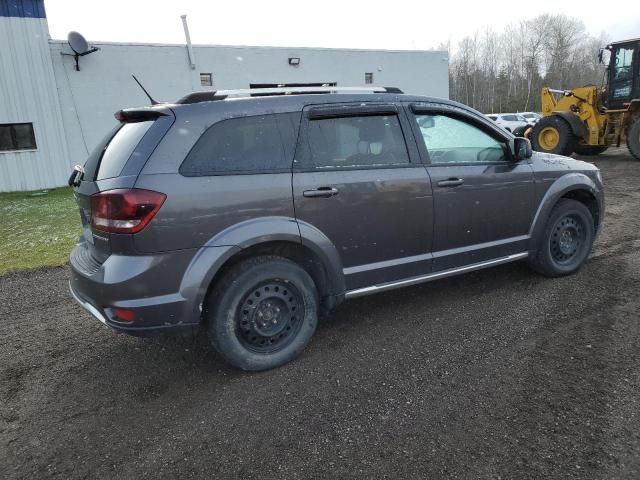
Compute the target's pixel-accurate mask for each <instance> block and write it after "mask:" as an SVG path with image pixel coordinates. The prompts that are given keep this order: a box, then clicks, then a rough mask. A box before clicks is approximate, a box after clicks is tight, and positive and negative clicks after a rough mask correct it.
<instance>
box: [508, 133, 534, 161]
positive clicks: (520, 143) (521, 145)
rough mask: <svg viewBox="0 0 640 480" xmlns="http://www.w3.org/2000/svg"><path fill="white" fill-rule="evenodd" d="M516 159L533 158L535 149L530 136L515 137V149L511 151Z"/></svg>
mask: <svg viewBox="0 0 640 480" xmlns="http://www.w3.org/2000/svg"><path fill="white" fill-rule="evenodd" d="M511 153H512V154H513V158H514V159H515V160H525V159H527V158H531V155H533V149H532V148H531V142H530V141H529V139H528V138H524V137H516V138H514V139H513V150H512V152H511Z"/></svg>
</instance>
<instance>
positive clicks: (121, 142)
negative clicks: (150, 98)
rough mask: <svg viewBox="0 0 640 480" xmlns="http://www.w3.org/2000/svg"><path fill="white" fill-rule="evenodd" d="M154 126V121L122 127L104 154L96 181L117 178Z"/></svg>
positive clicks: (126, 124) (99, 164)
mask: <svg viewBox="0 0 640 480" xmlns="http://www.w3.org/2000/svg"><path fill="white" fill-rule="evenodd" d="M152 124H153V120H152V121H147V122H134V123H125V124H124V125H122V127H120V129H119V130H118V131H117V132H116V134H115V135H114V136H113V137H112V138H111V141H110V142H109V143H108V144H107V145H106V148H105V149H104V150H103V152H102V158H101V159H100V160H99V163H98V174H97V175H96V180H104V179H105V178H112V177H117V176H118V175H119V174H120V172H121V171H122V169H123V167H124V165H125V163H127V160H129V157H130V156H131V154H132V153H133V150H134V149H135V148H136V146H137V145H138V143H140V140H142V137H143V136H144V134H145V133H147V130H149V128H150V127H151V125H152Z"/></svg>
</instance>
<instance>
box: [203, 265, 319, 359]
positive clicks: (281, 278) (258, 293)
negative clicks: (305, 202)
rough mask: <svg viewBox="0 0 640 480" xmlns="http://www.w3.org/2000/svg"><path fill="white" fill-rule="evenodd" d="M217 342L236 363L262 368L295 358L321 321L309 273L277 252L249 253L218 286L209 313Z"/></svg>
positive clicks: (214, 342) (207, 317)
mask: <svg viewBox="0 0 640 480" xmlns="http://www.w3.org/2000/svg"><path fill="white" fill-rule="evenodd" d="M204 320H205V322H206V323H207V327H208V332H209V337H210V339H211V343H212V345H213V347H214V348H215V349H216V350H217V351H218V353H220V354H221V355H222V357H223V358H224V359H225V360H226V361H227V362H229V363H230V364H231V365H233V366H235V367H238V368H240V369H242V370H250V371H259V370H268V369H270V368H275V367H279V366H280V365H283V364H285V363H287V362H289V361H290V360H292V359H293V358H295V357H296V356H297V355H298V354H300V352H302V350H304V348H305V346H306V345H307V343H308V342H309V340H310V339H311V337H312V336H313V333H314V332H315V330H316V326H317V323H318V293H317V290H316V287H315V284H314V282H313V280H312V278H311V277H310V276H309V274H308V273H307V272H306V271H305V270H304V269H303V268H302V267H300V266H299V265H297V264H296V263H294V262H292V261H290V260H288V259H286V258H282V257H277V256H260V257H254V258H249V259H247V260H244V261H242V262H241V263H239V264H237V265H235V266H234V267H232V268H231V269H230V270H229V271H228V272H227V273H226V274H225V275H224V277H223V278H222V279H221V280H220V281H219V282H218V284H217V285H216V286H215V287H214V288H213V290H212V292H211V294H210V295H209V297H208V299H207V305H206V310H205V315H204Z"/></svg>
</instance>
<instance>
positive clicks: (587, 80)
mask: <svg viewBox="0 0 640 480" xmlns="http://www.w3.org/2000/svg"><path fill="white" fill-rule="evenodd" d="M606 43H607V39H606V38H605V37H603V36H600V37H599V38H594V37H592V36H590V35H588V34H587V33H586V31H585V28H584V25H583V24H582V22H580V21H579V20H577V19H575V18H570V17H567V16H564V15H552V14H543V15H539V16H537V17H536V18H534V19H531V20H526V21H521V22H519V23H517V24H516V23H514V24H509V25H507V26H506V27H505V28H504V29H503V31H502V32H498V33H496V32H495V31H493V30H491V29H490V28H485V29H484V30H483V31H482V32H481V33H479V32H476V33H474V35H473V36H468V37H466V38H464V39H462V40H461V41H460V42H459V43H458V45H457V48H456V49H455V52H454V53H451V50H452V49H451V48H450V46H447V50H448V51H449V52H450V54H449V57H450V72H449V79H450V97H451V98H452V99H454V100H459V101H461V102H463V103H466V104H467V105H470V106H472V107H474V108H477V109H478V110H481V111H484V112H503V111H527V110H539V109H540V95H539V92H540V90H541V88H542V87H543V86H550V87H554V88H564V89H569V88H573V87H577V86H581V85H586V84H592V85H600V84H601V83H602V78H603V71H604V70H603V68H602V66H600V65H599V64H598V62H597V52H598V48H599V47H600V46H602V45H605V44H606Z"/></svg>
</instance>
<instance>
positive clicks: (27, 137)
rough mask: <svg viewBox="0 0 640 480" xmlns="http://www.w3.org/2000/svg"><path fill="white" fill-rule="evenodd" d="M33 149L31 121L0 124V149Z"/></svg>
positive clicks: (34, 142)
mask: <svg viewBox="0 0 640 480" xmlns="http://www.w3.org/2000/svg"><path fill="white" fill-rule="evenodd" d="M35 149H36V137H35V135H34V133H33V124H32V123H7V124H0V151H3V150H4V151H8V150H35Z"/></svg>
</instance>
